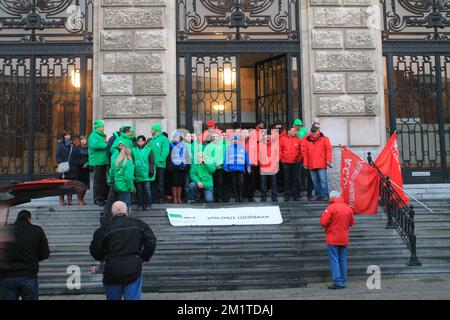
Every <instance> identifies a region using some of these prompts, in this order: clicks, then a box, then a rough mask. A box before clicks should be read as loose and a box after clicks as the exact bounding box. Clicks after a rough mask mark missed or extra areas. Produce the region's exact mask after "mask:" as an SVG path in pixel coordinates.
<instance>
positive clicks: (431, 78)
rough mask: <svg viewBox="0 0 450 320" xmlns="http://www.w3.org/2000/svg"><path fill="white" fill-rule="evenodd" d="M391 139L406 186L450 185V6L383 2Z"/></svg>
mask: <svg viewBox="0 0 450 320" xmlns="http://www.w3.org/2000/svg"><path fill="white" fill-rule="evenodd" d="M382 4H383V9H384V17H385V22H384V31H383V37H384V41H383V53H384V56H385V61H386V81H385V85H386V87H385V92H386V99H385V100H386V104H387V106H388V108H387V112H386V113H387V114H388V121H387V127H388V134H392V133H393V132H394V131H397V132H398V147H399V151H400V155H401V159H402V169H403V177H404V180H405V182H406V183H428V182H450V41H449V35H450V1H448V0H443V1H421V2H411V1H394V0H386V1H382Z"/></svg>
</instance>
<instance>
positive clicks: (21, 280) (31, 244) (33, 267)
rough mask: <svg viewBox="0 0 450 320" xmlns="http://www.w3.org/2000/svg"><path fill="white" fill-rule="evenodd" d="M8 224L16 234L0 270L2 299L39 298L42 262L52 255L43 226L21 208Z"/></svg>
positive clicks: (13, 233) (8, 246) (12, 232)
mask: <svg viewBox="0 0 450 320" xmlns="http://www.w3.org/2000/svg"><path fill="white" fill-rule="evenodd" d="M7 228H10V232H11V234H12V235H13V239H12V241H11V242H10V243H8V245H7V247H6V252H5V266H4V267H3V268H2V269H1V270H0V279H1V281H0V299H1V300H19V298H20V297H21V298H22V300H38V299H39V283H38V272H39V262H40V261H42V260H45V259H47V258H48V257H49V256H50V250H49V247H48V242H47V237H46V236H45V233H44V230H42V228H41V227H39V226H36V225H33V224H31V213H30V212H29V211H27V210H22V211H20V212H19V213H18V215H17V219H16V222H15V223H14V224H12V225H10V226H8V227H7Z"/></svg>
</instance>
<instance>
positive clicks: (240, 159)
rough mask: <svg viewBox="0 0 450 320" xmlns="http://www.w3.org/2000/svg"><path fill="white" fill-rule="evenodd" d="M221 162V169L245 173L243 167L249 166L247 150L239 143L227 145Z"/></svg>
mask: <svg viewBox="0 0 450 320" xmlns="http://www.w3.org/2000/svg"><path fill="white" fill-rule="evenodd" d="M223 163H224V165H223V170H224V171H226V172H230V171H241V172H243V173H245V169H246V168H247V169H249V168H250V161H249V158H248V153H247V150H246V149H245V147H244V146H243V145H242V144H240V143H237V144H234V143H233V144H230V145H229V146H228V147H227V149H226V152H225V159H224V162H223Z"/></svg>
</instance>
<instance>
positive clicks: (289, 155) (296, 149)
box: [280, 136, 303, 163]
mask: <svg viewBox="0 0 450 320" xmlns="http://www.w3.org/2000/svg"><path fill="white" fill-rule="evenodd" d="M280 157H281V162H283V163H296V162H300V161H302V159H303V156H302V140H301V139H300V138H299V137H290V136H285V137H282V138H280Z"/></svg>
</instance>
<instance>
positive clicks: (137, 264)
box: [89, 201, 156, 300]
mask: <svg viewBox="0 0 450 320" xmlns="http://www.w3.org/2000/svg"><path fill="white" fill-rule="evenodd" d="M111 211H112V215H113V218H112V220H111V222H109V223H107V224H106V225H104V226H102V227H100V228H99V229H97V230H96V231H95V233H94V239H93V240H92V242H91V245H90V248H89V249H90V252H91V255H92V257H94V259H96V260H98V261H105V268H104V272H103V285H104V286H105V292H106V298H107V299H108V300H121V299H122V297H123V299H124V300H140V299H141V291H142V264H143V262H147V261H149V260H150V258H151V257H152V255H153V253H154V251H155V247H156V237H155V236H154V234H153V232H152V230H151V229H150V227H149V226H148V225H147V224H146V223H144V222H143V221H141V220H138V219H134V218H130V217H128V209H127V205H126V204H125V203H124V202H122V201H116V202H115V203H114V204H113V206H112V209H111Z"/></svg>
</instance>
